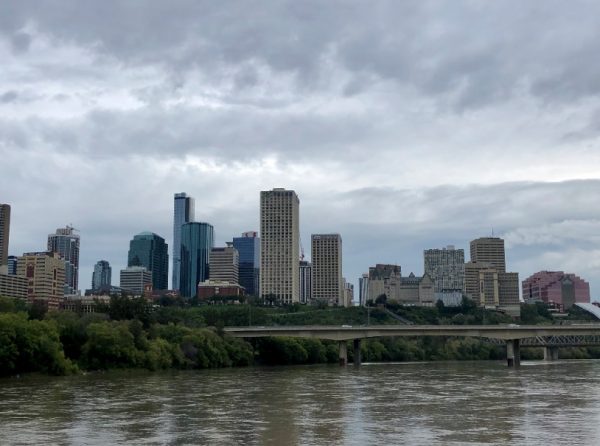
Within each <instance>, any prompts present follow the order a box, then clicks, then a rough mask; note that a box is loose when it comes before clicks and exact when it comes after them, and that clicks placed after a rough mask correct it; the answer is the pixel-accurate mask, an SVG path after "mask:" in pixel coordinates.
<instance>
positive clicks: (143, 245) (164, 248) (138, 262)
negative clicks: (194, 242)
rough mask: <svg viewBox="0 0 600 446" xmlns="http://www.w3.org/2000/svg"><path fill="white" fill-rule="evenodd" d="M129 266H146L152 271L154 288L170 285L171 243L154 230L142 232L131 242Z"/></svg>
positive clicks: (164, 288)
mask: <svg viewBox="0 0 600 446" xmlns="http://www.w3.org/2000/svg"><path fill="white" fill-rule="evenodd" d="M127 266H145V267H146V269H147V270H148V271H150V272H151V273H152V289H154V290H166V289H168V287H169V245H167V244H166V243H165V239H164V238H162V237H161V236H160V235H158V234H155V233H153V232H142V233H140V234H138V235H136V236H135V237H133V240H131V242H129V255H128V257H127Z"/></svg>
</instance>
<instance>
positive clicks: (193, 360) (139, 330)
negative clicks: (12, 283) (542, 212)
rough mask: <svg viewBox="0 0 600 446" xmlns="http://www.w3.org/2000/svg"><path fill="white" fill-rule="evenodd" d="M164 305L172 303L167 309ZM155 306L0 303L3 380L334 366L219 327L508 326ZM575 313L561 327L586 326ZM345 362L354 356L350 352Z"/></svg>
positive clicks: (334, 354) (529, 316)
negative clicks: (60, 307) (74, 308)
mask: <svg viewBox="0 0 600 446" xmlns="http://www.w3.org/2000/svg"><path fill="white" fill-rule="evenodd" d="M167 303H168V302H167ZM182 304H183V302H180V303H179V304H175V305H173V304H170V305H165V306H158V305H151V304H149V303H148V302H147V301H146V300H144V299H131V298H127V297H114V298H112V299H111V301H110V303H108V304H99V305H98V306H97V308H96V310H97V312H96V313H92V314H77V313H74V312H69V311H61V312H49V313H46V311H45V310H44V309H43V308H40V307H38V306H28V305H26V304H25V303H24V302H22V301H20V300H13V299H6V298H1V297H0V375H14V374H17V373H25V372H36V371H37V372H42V373H47V374H57V375H63V374H68V373H74V372H77V371H79V370H102V369H110V368H125V367H126V368H145V369H149V370H158V369H168V368H178V369H194V368H211V367H231V366H243V365H249V364H253V363H258V364H265V365H279V364H315V363H336V362H337V361H338V345H337V342H332V341H321V340H318V339H296V338H260V339H253V340H250V341H248V342H247V341H244V340H241V339H237V338H232V337H229V336H227V335H224V334H223V331H222V328H223V327H225V326H247V325H253V326H270V325H354V326H357V325H366V324H367V323H370V324H396V323H398V320H397V319H396V318H398V317H402V318H406V319H409V320H411V321H413V322H415V323H417V324H461V325H462V324H480V323H485V324H492V323H495V324H498V323H511V322H514V321H513V320H512V319H511V318H509V317H508V316H506V315H503V314H501V313H497V312H492V311H487V310H482V309H480V308H478V307H475V306H474V305H473V304H472V302H470V301H467V300H465V301H464V302H463V305H461V306H459V307H444V306H443V305H437V306H435V307H429V308H425V307H407V306H401V305H397V304H394V303H393V302H386V303H385V308H384V304H381V305H380V306H379V307H370V308H359V307H353V308H327V307H325V308H322V307H321V308H319V307H311V306H301V305H292V306H288V307H276V306H256V305H202V306H183V305H182ZM584 317H585V315H584V314H580V312H578V311H574V312H573V313H572V314H571V315H569V316H568V317H567V318H572V319H578V320H583V319H584ZM521 323H527V324H549V323H553V320H552V315H551V314H550V313H549V312H548V309H547V308H546V307H545V306H544V305H540V304H536V305H523V306H522V320H521ZM348 347H349V348H348V356H349V360H350V361H351V360H352V356H353V351H352V348H351V345H349V346H348ZM361 355H362V358H363V361H370V362H374V361H421V360H447V359H454V360H477V359H492V360H493V359H502V358H503V357H504V355H505V351H504V348H503V347H501V346H496V345H492V344H488V343H485V342H483V341H480V340H477V339H470V338H467V339H463V338H433V337H432V338H414V339H413V338H382V339H369V340H363V342H362V345H361ZM542 355H543V352H542V350H541V349H526V348H524V349H522V357H523V359H541V358H542ZM560 356H561V358H591V357H600V349H598V348H571V349H564V350H561V352H560Z"/></svg>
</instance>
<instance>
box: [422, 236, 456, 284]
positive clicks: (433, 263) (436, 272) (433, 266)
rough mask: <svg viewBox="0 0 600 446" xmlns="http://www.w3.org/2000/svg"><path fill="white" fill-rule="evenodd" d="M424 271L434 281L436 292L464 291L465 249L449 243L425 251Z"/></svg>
mask: <svg viewBox="0 0 600 446" xmlns="http://www.w3.org/2000/svg"><path fill="white" fill-rule="evenodd" d="M423 261H424V271H425V274H428V275H429V277H430V278H431V280H433V282H434V292H436V293H439V292H454V291H457V290H459V291H462V289H463V288H464V281H465V251H464V250H463V249H455V248H454V246H452V245H449V246H447V247H446V248H442V249H426V250H425V251H424V252H423Z"/></svg>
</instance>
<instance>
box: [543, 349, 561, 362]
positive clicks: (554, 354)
mask: <svg viewBox="0 0 600 446" xmlns="http://www.w3.org/2000/svg"><path fill="white" fill-rule="evenodd" d="M544 361H558V347H550V346H546V347H544Z"/></svg>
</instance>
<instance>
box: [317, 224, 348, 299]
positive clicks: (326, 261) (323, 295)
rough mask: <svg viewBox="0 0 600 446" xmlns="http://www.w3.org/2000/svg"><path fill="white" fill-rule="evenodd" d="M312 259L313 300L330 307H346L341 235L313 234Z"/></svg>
mask: <svg viewBox="0 0 600 446" xmlns="http://www.w3.org/2000/svg"><path fill="white" fill-rule="evenodd" d="M311 259H312V299H313V300H316V301H320V302H327V303H328V304H329V305H344V293H345V291H344V279H343V277H342V237H341V236H340V234H313V235H312V236H311Z"/></svg>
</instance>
